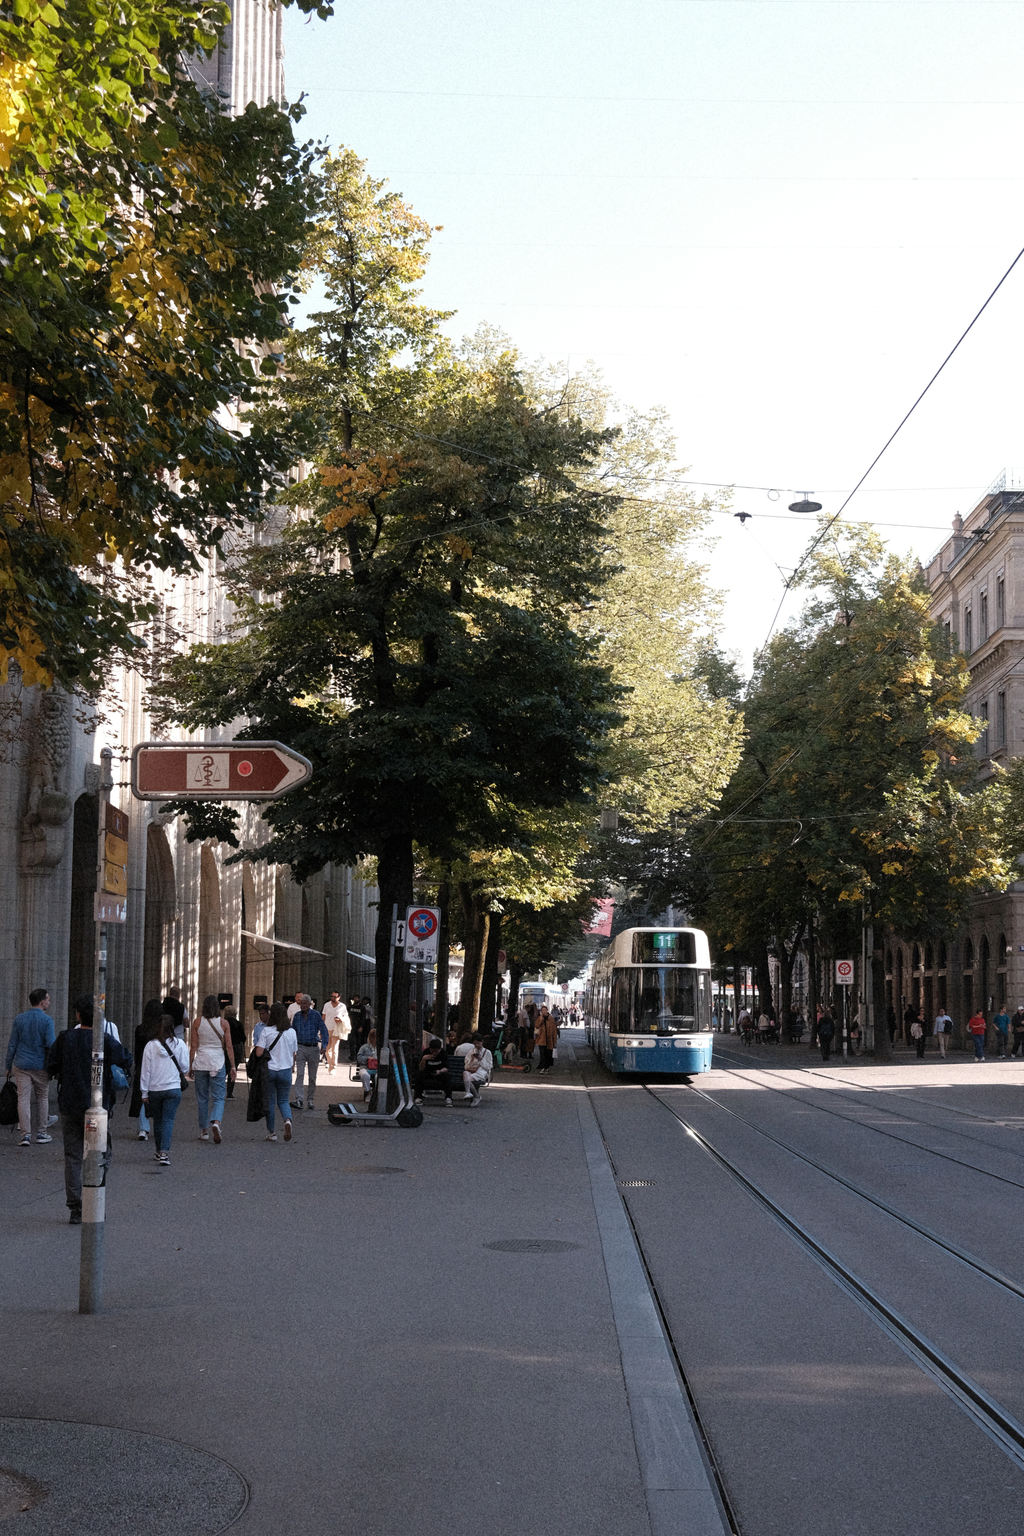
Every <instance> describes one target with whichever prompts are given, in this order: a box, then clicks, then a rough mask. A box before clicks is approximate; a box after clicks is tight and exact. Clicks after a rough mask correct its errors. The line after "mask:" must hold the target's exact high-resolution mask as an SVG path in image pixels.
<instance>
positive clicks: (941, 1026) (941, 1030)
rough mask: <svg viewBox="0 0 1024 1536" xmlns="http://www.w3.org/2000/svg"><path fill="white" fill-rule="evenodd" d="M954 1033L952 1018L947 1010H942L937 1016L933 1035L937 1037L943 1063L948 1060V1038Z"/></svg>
mask: <svg viewBox="0 0 1024 1536" xmlns="http://www.w3.org/2000/svg"><path fill="white" fill-rule="evenodd" d="M952 1031H953V1020H952V1019H951V1018H950V1016H949V1014H948V1013H947V1012H946V1010H945V1008H940V1009H939V1011H938V1013H937V1014H936V1015H935V1029H934V1031H933V1033H934V1035H935V1039H936V1041H937V1042H938V1047H939V1054H940V1056H941V1057H942V1059H943V1061H945V1059H946V1036H947V1035H949V1034H952Z"/></svg>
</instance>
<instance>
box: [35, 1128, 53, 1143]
mask: <svg viewBox="0 0 1024 1536" xmlns="http://www.w3.org/2000/svg"><path fill="white" fill-rule="evenodd" d="M52 1140H53V1137H52V1136H47V1134H46V1132H45V1131H40V1132H39V1135H38V1136H37V1137H36V1145H37V1146H38V1145H39V1144H40V1143H41V1142H44V1141H52Z"/></svg>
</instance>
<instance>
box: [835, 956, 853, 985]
mask: <svg viewBox="0 0 1024 1536" xmlns="http://www.w3.org/2000/svg"><path fill="white" fill-rule="evenodd" d="M836 981H837V983H838V984H839V986H841V987H852V986H853V961H852V960H837V961H836Z"/></svg>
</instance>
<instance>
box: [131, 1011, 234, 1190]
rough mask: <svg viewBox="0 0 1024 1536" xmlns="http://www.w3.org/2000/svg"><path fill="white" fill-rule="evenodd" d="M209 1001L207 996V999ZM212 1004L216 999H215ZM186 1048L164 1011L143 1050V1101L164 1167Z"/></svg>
mask: <svg viewBox="0 0 1024 1536" xmlns="http://www.w3.org/2000/svg"><path fill="white" fill-rule="evenodd" d="M207 1001H209V999H207ZM213 1001H214V1003H216V1001H217V999H216V998H214V1000H213ZM190 1071H191V1063H190V1061H189V1049H188V1046H187V1045H186V1044H185V1042H184V1040H179V1038H178V1035H177V1032H176V1029H175V1024H174V1018H173V1016H172V1015H171V1014H169V1013H165V1014H164V1015H163V1017H162V1018H161V1020H160V1023H159V1024H158V1025H157V1029H156V1033H155V1034H154V1036H153V1038H152V1040H150V1042H149V1044H148V1045H147V1046H146V1048H145V1050H144V1051H143V1053H142V1072H141V1074H140V1076H141V1082H140V1084H139V1086H140V1088H141V1089H142V1102H143V1104H145V1106H146V1111H147V1113H148V1115H149V1117H150V1119H151V1120H152V1122H153V1142H154V1145H155V1147H156V1151H155V1152H154V1153H153V1157H154V1159H155V1160H156V1161H157V1162H158V1163H159V1164H160V1165H161V1166H162V1167H164V1168H166V1167H168V1166H169V1164H170V1161H171V1136H172V1135H173V1134H174V1118H175V1116H176V1115H177V1113H178V1106H179V1105H180V1103H181V1094H182V1089H183V1088H184V1086H185V1084H186V1082H188V1081H190Z"/></svg>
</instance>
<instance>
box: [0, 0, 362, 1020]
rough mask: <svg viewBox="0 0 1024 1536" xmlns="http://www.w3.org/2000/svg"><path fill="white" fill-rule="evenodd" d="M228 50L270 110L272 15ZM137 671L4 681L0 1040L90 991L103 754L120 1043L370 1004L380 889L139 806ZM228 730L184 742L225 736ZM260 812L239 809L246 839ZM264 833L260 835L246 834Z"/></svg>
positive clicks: (189, 619)
mask: <svg viewBox="0 0 1024 1536" xmlns="http://www.w3.org/2000/svg"><path fill="white" fill-rule="evenodd" d="M233 9H234V20H233V23H232V27H231V29H230V31H229V33H228V35H227V38H226V40H225V46H224V47H223V48H222V49H220V50H219V51H218V53H217V54H216V55H215V56H214V57H213V59H212V60H209V61H206V60H201V61H199V63H198V64H196V63H193V64H192V66H190V67H192V68H193V70H194V72H195V74H196V76H197V78H202V79H203V80H205V81H206V82H208V83H209V84H210V85H211V86H214V87H216V88H217V89H218V90H220V92H221V93H222V96H223V97H224V99H225V100H226V101H227V102H228V103H229V105H230V108H231V110H232V111H235V112H240V111H242V110H244V108H245V105H246V104H247V102H249V101H256V102H257V103H258V104H259V105H263V104H265V103H266V102H267V101H268V100H270V99H271V98H273V99H280V98H281V97H282V96H283V90H284V75H283V49H282V41H281V11H280V9H276V10H274V9H271V8H270V7H269V6H268V5H266V4H264V3H262V0H235V4H234V7H233ZM157 590H158V594H159V597H160V600H161V614H160V617H159V619H158V620H157V621H156V623H155V625H154V629H153V632H152V634H151V636H150V639H151V641H152V642H153V643H154V644H156V645H172V646H174V647H175V648H179V649H180V648H183V647H184V646H186V645H188V644H191V643H194V642H196V641H198V640H216V639H218V638H221V637H222V636H223V635H224V634H225V632H226V627H227V625H228V623H229V621H230V605H229V603H228V601H227V599H226V596H225V594H224V590H223V586H222V584H221V583H220V581H219V580H218V576H217V569H216V559H215V558H211V560H210V561H209V562H208V563H207V564H206V565H205V566H204V568H203V570H202V571H201V572H199V573H198V574H196V575H195V576H193V577H191V578H187V579H181V578H167V577H160V576H159V575H158V577H157ZM145 690H146V680H145V678H144V677H143V676H141V675H140V674H139V673H137V672H133V671H129V670H124V669H119V670H116V671H115V672H113V673H112V675H111V678H110V680H109V686H108V688H107V690H106V697H105V699H104V702H103V705H102V709H101V711H100V712H99V717H97V712H96V711H94V710H93V709H91V708H90V706H89V705H88V704H87V703H86V701H83V700H81V699H79V698H76V697H74V696H70V695H68V694H66V693H64V692H62V691H61V690H59V689H55V690H53V691H51V692H49V693H47V692H44V691H42V690H40V689H37V688H27V687H24V686H23V685H22V681H21V678H20V675H19V673H18V670H17V668H16V667H13V666H12V668H11V669H10V675H9V678H8V682H7V685H6V686H5V687H2V688H0V1020H2V1021H3V1026H2V1028H0V1036H2V1038H4V1040H5V1041H6V1036H7V1033H8V1030H9V1026H10V1021H11V1019H12V1018H13V1016H14V1015H15V1014H16V1013H18V1012H20V1011H21V1010H22V1009H23V1008H25V1007H27V998H28V993H29V991H30V990H31V989H32V988H34V987H38V986H45V987H48V988H49V991H50V996H51V1000H52V1006H53V1013H54V1017H55V1018H56V1020H57V1025H58V1028H60V1027H61V1026H62V1025H63V1024H64V1023H65V1022H67V1021H68V1020H69V1016H70V1010H71V1008H72V1005H73V1001H74V998H75V997H76V996H77V995H78V993H79V992H85V991H91V990H92V979H93V954H94V945H95V924H94V922H93V893H94V891H95V889H96V832H97V813H98V799H97V789H98V784H99V758H100V751H101V749H102V748H103V747H104V746H109V747H110V748H111V749H112V751H113V753H114V781H115V788H114V791H113V794H112V797H111V798H112V802H113V804H114V805H116V806H119V807H120V808H121V809H122V810H124V811H126V812H127V813H128V814H129V816H130V827H131V830H130V836H129V865H128V902H127V913H128V917H127V922H126V923H125V924H123V925H111V926H109V927H108V929H107V933H108V945H107V948H108V996H107V1012H108V1015H109V1017H110V1018H112V1019H113V1020H114V1021H115V1022H116V1023H117V1024H118V1025H119V1026H120V1028H121V1030H122V1032H125V1031H126V1030H127V1031H128V1034H129V1037H130V1033H131V1029H132V1027H133V1026H134V1024H135V1023H136V1022H137V1021H138V1019H139V1018H140V1017H141V1010H142V1005H143V1002H144V1001H145V1000H146V999H147V998H150V997H162V996H163V995H164V993H165V991H166V989H167V987H168V986H170V985H172V984H176V985H178V986H180V987H181V989H182V998H183V1000H184V1001H185V1004H186V1007H187V1008H188V1009H189V1010H190V1011H191V1012H194V1011H195V1010H196V1009H197V1008H198V1007H199V1006H200V1005H201V1003H202V999H203V997H204V995H205V994H206V993H208V992H214V993H221V992H224V993H231V994H232V996H233V997H234V1000H235V1003H236V1005H237V1006H238V1007H239V1015H240V1017H242V1018H245V1019H246V1020H247V1021H248V1020H251V1017H252V999H253V996H254V995H256V994H260V993H263V994H266V995H267V996H269V997H281V996H282V995H283V994H285V993H289V992H295V991H296V990H298V989H299V988H300V987H301V988H302V989H304V990H307V991H309V992H311V993H312V994H313V995H314V996H316V997H318V998H321V999H323V998H325V997H326V996H327V995H328V993H329V991H330V989H331V988H332V987H335V986H336V987H337V988H338V989H339V991H341V992H342V993H343V994H351V993H352V992H353V991H358V992H359V993H360V994H364V993H369V994H370V995H371V996H374V992H375V988H374V975H373V960H372V955H373V935H374V929H375V927H376V916H377V914H376V906H375V904H374V903H375V901H376V895H377V893H376V890H375V888H374V887H373V886H370V885H366V884H364V883H363V882H362V881H361V880H360V879H359V878H358V877H357V875H356V874H355V872H354V871H352V870H350V869H345V868H334V867H329V868H327V869H326V870H324V871H323V872H322V873H321V874H320V875H318V876H316V877H315V878H313V879H312V880H310V881H308V882H307V883H306V885H304V886H301V887H300V886H297V885H296V884H295V882H294V881H293V880H292V879H291V877H290V874H289V872H288V870H287V869H283V868H278V867H273V866H268V865H265V864H256V865H249V864H228V863H227V862H226V860H227V858H228V857H229V856H230V854H231V853H232V851H233V850H231V849H230V848H221V847H219V846H216V845H207V844H204V845H202V846H200V845H199V844H195V843H188V842H186V841H185V838H184V836H183V833H182V829H181V827H180V826H179V824H178V822H177V821H176V820H175V819H174V818H173V817H167V816H165V815H164V814H163V813H162V811H161V809H160V806H159V804H158V803H153V802H144V801H139V800H135V799H133V797H132V794H131V790H130V787H129V783H128V778H129V760H130V755H131V751H132V748H133V747H134V746H135V745H136V743H137V742H139V741H145V740H149V739H152V738H153V736H154V735H155V732H154V730H153V727H152V725H151V723H150V721H149V719H148V716H147V713H146V705H145ZM232 735H233V731H232V730H230V729H229V730H225V731H223V732H207V733H205V734H204V735H197V736H196V737H195V738H194V739H196V740H204V741H211V742H212V741H216V740H227V739H230V737H231V736H232ZM258 821H259V813H258V810H257V809H256V808H254V807H252V806H245V808H244V811H243V835H248V836H249V837H253V834H254V833H255V832H256V829H257V825H258ZM253 840H254V841H258V840H259V839H258V836H257V837H253Z"/></svg>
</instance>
